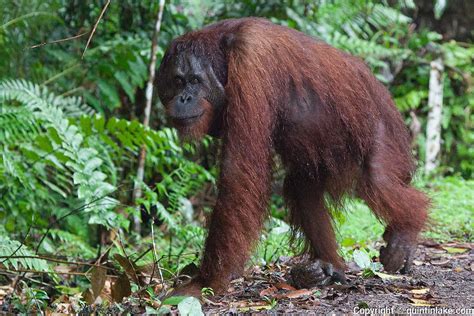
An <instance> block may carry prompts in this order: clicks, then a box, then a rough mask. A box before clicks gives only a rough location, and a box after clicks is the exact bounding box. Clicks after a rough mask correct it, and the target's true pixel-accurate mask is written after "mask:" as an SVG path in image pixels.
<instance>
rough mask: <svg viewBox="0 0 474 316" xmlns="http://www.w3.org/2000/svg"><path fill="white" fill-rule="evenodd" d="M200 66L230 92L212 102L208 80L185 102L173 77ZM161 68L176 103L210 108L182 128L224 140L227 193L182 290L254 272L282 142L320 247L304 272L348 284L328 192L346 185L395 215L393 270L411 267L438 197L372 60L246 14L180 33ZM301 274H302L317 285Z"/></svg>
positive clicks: (167, 100)
mask: <svg viewBox="0 0 474 316" xmlns="http://www.w3.org/2000/svg"><path fill="white" fill-rule="evenodd" d="M190 56H192V57H190ZM183 58H184V59H183ZM190 58H191V59H192V60H193V61H192V62H181V61H182V60H190ZM192 69H208V70H204V71H203V73H202V74H203V75H204V74H206V76H204V78H211V77H212V78H217V79H216V80H214V81H213V80H209V83H208V86H211V90H212V91H220V90H219V89H216V88H215V87H216V85H221V86H222V87H223V92H222V93H223V94H225V98H223V99H222V98H219V100H221V101H219V102H213V100H214V99H215V97H213V96H215V95H216V93H211V94H210V95H206V91H209V87H207V88H203V90H199V91H201V92H196V89H197V88H196V87H194V88H192V89H194V90H192V89H191V88H189V89H191V90H189V91H191V92H186V95H187V94H190V95H192V97H193V98H196V99H198V101H196V103H195V104H194V103H193V104H192V105H191V104H188V105H186V107H184V106H183V104H182V102H183V101H182V100H183V97H182V96H183V93H185V92H183V91H187V90H186V89H187V88H186V85H185V84H183V83H182V82H181V83H180V85H182V86H183V85H184V88H183V87H180V88H177V87H174V86H173V84H172V83H171V82H173V80H172V78H173V76H174V75H175V73H186V72H187V71H188V72H189V71H192ZM211 75H212V76H211ZM185 77H186V75H184V78H185ZM159 78H161V79H160V80H161V82H160V83H159V86H158V89H159V92H160V91H161V92H160V98H161V99H162V101H163V103H164V104H165V106H166V107H167V111H168V112H170V113H175V112H173V111H174V110H175V109H176V107H178V108H179V109H181V108H186V109H187V110H186V111H190V112H189V113H191V112H192V113H191V114H193V116H192V117H193V118H194V117H196V116H197V114H194V113H198V114H200V115H201V116H202V117H203V119H201V120H200V121H198V122H194V123H192V124H191V123H189V124H187V123H186V124H185V123H183V122H184V120H181V121H179V122H180V125H179V126H177V128H178V130H179V131H180V133H181V135H182V136H184V137H186V136H189V135H191V136H196V135H198V136H202V135H203V134H205V133H209V131H213V133H215V134H216V135H219V136H220V137H222V138H223V142H222V157H221V173H220V178H219V183H218V184H219V195H218V199H217V203H216V205H215V208H214V211H213V214H212V217H211V220H210V225H209V234H208V237H207V241H206V246H205V251H204V256H203V261H202V264H201V268H200V273H199V275H198V277H196V278H195V279H194V280H192V282H191V283H189V284H187V285H185V286H184V287H182V288H180V289H178V290H177V292H176V293H179V294H191V295H199V294H200V289H201V288H202V287H212V288H213V289H214V291H215V292H221V291H223V290H225V289H226V287H227V285H228V283H229V282H230V280H231V279H232V278H233V277H236V276H238V275H240V274H241V273H242V272H243V269H244V266H245V263H246V262H247V260H248V258H249V255H250V253H251V250H252V248H253V246H255V243H256V242H257V240H258V238H259V235H260V231H261V229H262V225H263V222H264V220H265V218H266V216H267V214H268V200H269V197H270V184H271V171H272V153H273V152H274V151H276V152H277V153H278V154H279V155H280V156H281V159H282V162H283V164H284V166H285V170H286V178H285V181H284V198H285V201H286V203H287V205H288V207H289V210H290V220H291V224H292V225H293V228H294V232H295V235H299V233H302V234H303V235H304V237H305V239H306V247H305V250H306V251H307V252H308V253H309V254H310V258H311V261H310V262H308V263H307V267H308V268H307V271H306V272H307V273H306V274H305V273H303V275H306V276H307V275H308V274H309V275H311V277H310V278H309V279H311V284H309V285H312V286H314V285H319V284H328V283H331V282H345V276H344V267H345V265H344V262H343V260H342V258H341V257H340V256H339V254H338V252H337V249H338V246H337V243H336V239H335V234H334V230H333V227H332V221H331V216H330V213H329V212H328V209H327V205H325V201H326V200H327V198H326V197H329V198H330V199H331V200H332V201H334V202H335V203H336V204H337V203H338V202H340V201H341V199H342V197H343V196H344V195H346V194H355V195H356V196H358V197H360V198H361V199H363V200H364V201H365V202H366V203H367V205H368V206H369V207H370V208H371V209H372V211H373V212H374V213H375V215H376V216H377V217H378V218H379V219H380V220H381V221H383V222H384V223H386V225H387V226H386V230H385V233H384V235H383V238H384V240H385V242H386V243H387V244H386V246H385V247H383V248H382V249H381V250H380V261H381V262H382V263H383V265H384V267H385V270H387V271H389V272H396V271H401V272H404V273H406V272H409V270H410V266H411V264H412V260H413V256H414V252H415V250H416V246H417V237H418V234H419V232H420V231H421V230H422V229H423V227H424V224H425V222H426V219H427V209H428V205H429V200H428V198H427V197H426V196H425V195H424V194H423V193H422V192H420V191H418V190H416V189H415V188H413V187H412V186H411V184H410V182H411V180H412V175H413V172H414V162H413V158H412V155H411V152H410V139H409V134H408V131H407V129H406V127H405V126H404V122H403V120H402V117H401V115H400V113H399V112H398V111H397V109H396V107H395V105H394V103H393V101H392V98H391V96H390V94H389V92H388V91H387V89H386V88H385V87H384V86H383V85H382V84H381V83H380V82H379V81H378V80H377V79H376V78H375V77H374V75H373V74H372V73H371V71H370V70H369V69H368V67H367V66H366V65H365V64H364V63H363V62H362V61H361V60H359V59H358V58H355V57H353V56H351V55H349V54H346V53H343V52H341V51H339V50H337V49H336V48H333V47H331V46H329V45H328V44H325V43H323V42H321V41H318V40H316V39H314V38H311V37H309V36H306V35H304V34H303V33H300V32H298V31H295V30H291V29H289V28H286V27H282V26H278V25H275V24H273V23H271V22H269V21H267V20H264V19H259V18H243V19H237V20H226V21H222V22H219V23H216V24H213V25H210V26H208V27H206V28H204V29H202V30H199V31H195V32H191V33H188V34H186V35H183V36H182V37H179V38H177V39H176V40H174V41H173V43H172V44H171V46H170V48H169V49H168V51H167V53H166V54H165V57H164V58H163V63H162V65H161V68H160V73H159ZM206 89H207V90H206ZM165 91H166V92H165ZM170 91H175V93H171V92H170ZM202 91H204V92H202ZM168 94H169V95H168ZM208 94H209V93H208ZM190 98H191V97H190ZM178 99H179V100H181V101H179V102H181V103H180V104H178V105H176V104H177V103H176V102H178V101H176V100H178ZM184 100H185V101H186V100H188V99H187V97H186V98H184ZM199 100H203V101H199ZM204 100H205V101H204ZM222 100H225V101H222ZM186 102H187V101H186ZM203 104H204V105H206V106H204V105H203ZM211 105H212V106H211ZM210 109H212V110H210ZM210 111H212V113H211V112H210ZM180 113H181V114H180V115H183V114H182V112H180ZM191 114H190V115H188V117H191ZM186 122H187V121H186ZM193 128H195V129H193ZM298 269H299V271H301V269H303V270H304V269H305V268H304V267H303V268H301V267H298ZM298 275H301V274H300V273H298V274H296V273H295V274H294V280H293V281H294V283H295V284H296V285H298V284H302V283H301V282H300V281H304V284H305V286H308V282H307V281H308V280H298ZM305 278H307V277H305Z"/></svg>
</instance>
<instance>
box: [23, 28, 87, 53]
mask: <svg viewBox="0 0 474 316" xmlns="http://www.w3.org/2000/svg"><path fill="white" fill-rule="evenodd" d="M89 33H90V31H87V32H84V33H81V34H78V35H74V36H71V37H66V38H61V39H58V40H55V41H52V42H43V43H40V44H36V45H33V46H31V47H30V49H33V48H38V47H41V46H45V45H49V44H56V43H61V42H66V41H70V40H74V39H77V38H80V37H83V36H84V35H86V34H89Z"/></svg>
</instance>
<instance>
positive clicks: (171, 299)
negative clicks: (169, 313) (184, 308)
mask: <svg viewBox="0 0 474 316" xmlns="http://www.w3.org/2000/svg"><path fill="white" fill-rule="evenodd" d="M185 298H187V296H179V295H178V296H170V297H168V298H167V299H165V300H164V301H163V305H173V306H176V305H178V304H179V303H181V301H183V300H184V299H185Z"/></svg>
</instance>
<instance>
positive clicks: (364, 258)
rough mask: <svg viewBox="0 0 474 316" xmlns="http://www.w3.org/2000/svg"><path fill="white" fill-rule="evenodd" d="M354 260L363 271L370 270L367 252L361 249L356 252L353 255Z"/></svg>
mask: <svg viewBox="0 0 474 316" xmlns="http://www.w3.org/2000/svg"><path fill="white" fill-rule="evenodd" d="M352 258H353V259H354V262H355V263H356V264H357V265H358V266H359V268H361V269H369V268H370V263H371V260H370V257H369V255H368V254H367V253H366V252H365V251H361V250H359V249H356V250H354V253H353V254H352Z"/></svg>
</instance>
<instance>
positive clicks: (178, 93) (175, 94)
mask: <svg viewBox="0 0 474 316" xmlns="http://www.w3.org/2000/svg"><path fill="white" fill-rule="evenodd" d="M161 67H162V68H160V71H159V76H160V77H159V82H158V93H159V95H160V99H161V101H162V102H163V104H164V105H165V108H166V112H167V114H168V117H169V118H170V119H171V122H172V123H173V125H174V126H175V127H176V128H177V129H178V131H180V133H182V134H185V135H184V136H191V138H195V136H200V135H201V134H206V133H207V134H211V135H214V136H218V134H219V129H220V128H219V125H220V114H221V112H222V108H223V107H224V105H225V103H226V97H225V90H224V87H223V85H222V83H221V82H220V81H219V80H218V79H217V77H216V75H215V73H214V71H213V69H212V67H211V65H210V64H209V63H207V62H205V61H204V60H202V59H200V58H197V57H195V56H194V55H193V54H192V53H190V52H186V51H185V52H182V53H180V54H178V55H177V56H175V57H174V58H173V59H171V60H169V62H168V63H167V64H165V65H162V66H161ZM186 134H189V135H186Z"/></svg>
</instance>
